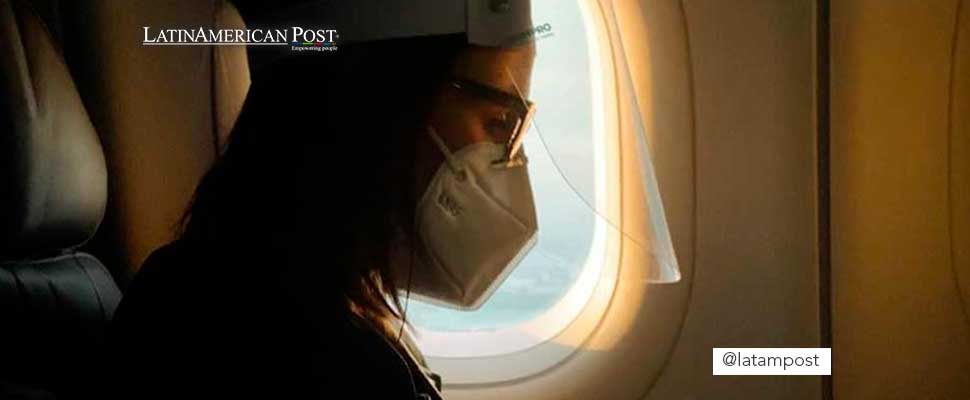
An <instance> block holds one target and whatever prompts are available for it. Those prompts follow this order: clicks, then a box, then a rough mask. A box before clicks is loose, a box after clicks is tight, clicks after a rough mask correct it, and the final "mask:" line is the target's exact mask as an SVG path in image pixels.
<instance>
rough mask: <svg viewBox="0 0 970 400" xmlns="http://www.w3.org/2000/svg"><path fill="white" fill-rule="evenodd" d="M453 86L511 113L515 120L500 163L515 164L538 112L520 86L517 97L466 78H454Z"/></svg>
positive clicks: (510, 124) (511, 125) (516, 87)
mask: <svg viewBox="0 0 970 400" xmlns="http://www.w3.org/2000/svg"><path fill="white" fill-rule="evenodd" d="M451 86H452V87H454V88H455V89H458V90H460V91H463V92H465V93H467V94H470V95H472V96H475V97H479V98H482V99H485V100H487V101H490V102H493V103H495V104H498V105H500V106H502V107H504V108H505V109H506V110H508V111H509V112H510V113H511V118H514V119H513V120H511V121H509V126H510V127H511V128H510V132H509V138H508V141H507V142H506V143H505V148H506V153H505V158H504V159H503V160H500V161H504V162H506V163H507V164H511V163H513V160H515V159H516V158H515V156H516V155H517V154H518V152H519V150H520V149H521V148H522V139H523V138H524V137H525V134H526V132H528V131H529V126H530V125H531V124H532V117H533V116H534V115H535V112H536V106H535V104H533V103H532V102H531V101H529V100H526V99H525V98H524V97H522V92H521V91H520V90H519V88H518V86H515V90H516V92H517V95H515V94H511V93H508V92H505V91H503V90H501V89H497V88H494V87H492V86H489V85H486V84H483V83H478V82H475V81H472V80H469V79H464V78H452V80H451Z"/></svg>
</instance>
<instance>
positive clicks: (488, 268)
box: [399, 127, 538, 310]
mask: <svg viewBox="0 0 970 400" xmlns="http://www.w3.org/2000/svg"><path fill="white" fill-rule="evenodd" d="M428 133H429V135H430V136H431V138H432V140H433V141H434V143H435V145H436V146H437V147H438V148H439V149H440V150H441V152H442V153H443V154H444V157H445V162H444V163H442V165H441V166H440V167H439V168H438V170H437V172H436V173H435V174H434V176H433V177H432V178H431V182H430V183H429V184H428V187H427V189H426V190H425V192H424V195H423V196H422V197H421V198H420V199H419V201H418V205H417V210H416V219H415V223H416V224H417V231H418V236H419V238H420V240H421V243H422V244H423V250H424V251H423V253H420V254H419V257H417V263H416V265H415V266H414V270H413V272H412V274H413V276H411V277H408V280H410V285H408V286H410V290H411V293H412V294H414V295H417V296H418V297H419V298H424V299H425V300H428V301H430V302H433V303H439V304H441V303H443V305H446V306H451V307H455V308H459V309H469V310H473V309H477V308H478V307H480V306H481V304H482V303H483V302H484V301H485V300H486V299H488V297H489V296H491V294H492V292H494V291H495V289H496V288H497V287H498V286H499V285H501V283H502V282H503V281H504V280H505V278H506V277H507V276H508V274H509V273H510V272H511V271H512V270H513V269H515V266H516V265H518V263H519V261H521V260H522V258H523V257H524V256H525V254H527V253H528V252H529V250H530V249H531V248H532V246H533V245H535V242H536V233H537V231H538V227H537V222H536V208H535V202H534V199H533V197H532V186H531V184H530V183H529V173H528V169H527V168H526V165H527V163H528V160H527V159H526V158H525V155H524V154H522V152H519V154H518V155H517V156H516V157H515V159H513V160H506V159H505V157H506V155H507V152H506V148H505V145H503V144H500V143H492V142H481V143H473V144H470V145H468V146H465V147H464V148H462V149H460V150H459V151H457V152H455V153H452V152H451V151H450V150H449V149H448V147H447V146H446V145H445V143H444V141H443V140H442V139H441V137H440V136H438V134H437V132H435V130H434V128H431V127H429V132H428ZM405 284H406V283H405ZM408 286H405V285H400V286H399V287H401V288H402V289H403V288H407V287H408Z"/></svg>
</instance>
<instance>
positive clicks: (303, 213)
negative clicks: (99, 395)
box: [112, 35, 535, 399]
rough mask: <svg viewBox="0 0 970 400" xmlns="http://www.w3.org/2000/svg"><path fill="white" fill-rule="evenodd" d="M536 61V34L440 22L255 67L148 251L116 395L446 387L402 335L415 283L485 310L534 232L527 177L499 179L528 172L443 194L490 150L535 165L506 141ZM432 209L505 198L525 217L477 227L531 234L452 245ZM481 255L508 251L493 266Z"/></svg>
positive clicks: (124, 333) (409, 394)
mask: <svg viewBox="0 0 970 400" xmlns="http://www.w3.org/2000/svg"><path fill="white" fill-rule="evenodd" d="M532 59H533V48H532V47H531V46H520V47H514V48H490V47H480V46H473V45H469V44H467V41H466V38H465V36H464V35H440V36H425V37H420V38H408V39H393V40H382V41H377V42H369V43H364V44H354V45H347V46H341V48H340V49H339V50H338V51H335V52H322V53H313V54H311V52H301V53H298V54H293V55H291V56H288V57H284V58H283V59H280V60H277V61H276V62H274V63H273V64H272V65H270V66H267V67H265V68H263V69H261V70H259V71H258V72H256V73H255V74H254V76H253V83H252V86H251V88H250V92H249V94H248V97H247V99H246V102H245V105H244V107H243V109H242V112H241V114H240V116H239V119H238V121H237V123H236V125H235V127H234V129H233V132H232V135H231V139H230V143H229V145H228V147H227V148H226V151H225V153H224V155H223V157H221V159H219V160H218V162H217V163H216V164H215V166H214V167H213V168H212V170H211V171H209V172H208V173H207V174H206V176H205V177H204V179H203V180H202V182H201V183H200V185H199V186H198V189H197V192H196V195H195V199H194V201H193V203H192V205H191V207H190V209H189V211H188V213H187V217H186V221H185V223H184V228H183V232H182V234H181V236H180V238H179V239H178V240H176V241H175V242H173V243H171V244H169V245H167V246H165V247H163V248H161V249H159V250H157V251H156V252H155V253H153V254H152V255H151V257H149V259H148V260H147V261H146V262H145V264H144V266H143V267H142V268H141V270H140V272H139V273H138V276H137V277H136V278H135V279H134V281H133V282H132V284H131V285H130V286H129V288H128V290H127V292H126V294H125V298H124V301H123V302H122V304H121V305H120V307H119V308H118V311H117V312H116V314H115V320H114V323H113V324H114V325H113V328H112V329H113V332H112V333H113V348H114V350H115V351H114V356H115V359H114V361H113V363H114V365H115V366H117V367H118V374H119V375H120V376H119V377H118V379H117V381H118V382H121V386H120V387H118V388H117V391H116V394H117V395H118V396H119V397H125V398H146V397H151V398H185V397H190V398H197V397H200V398H235V397H240V398H241V397H245V398H306V397H310V398H343V397H348V396H353V397H352V398H364V399H370V398H380V399H411V398H438V397H439V394H438V392H437V389H436V388H435V387H434V386H435V385H434V384H433V383H432V382H431V380H430V379H429V378H428V377H427V376H426V375H425V374H423V373H422V370H421V368H420V366H419V364H420V363H419V362H418V361H416V359H419V357H418V356H414V355H412V352H410V351H409V350H408V348H407V347H406V346H403V345H401V341H400V340H399V339H400V332H401V331H400V329H399V328H397V327H400V326H402V318H403V317H404V316H403V315H402V314H403V312H402V311H401V310H403V309H402V307H400V304H399V302H398V300H397V299H398V291H399V290H405V291H407V290H412V291H414V292H416V293H418V294H424V295H426V297H430V298H437V299H439V300H442V301H444V302H449V303H451V304H456V305H460V306H474V305H475V304H477V303H480V302H481V300H482V299H483V298H484V297H487V292H488V291H490V290H491V288H493V287H494V286H495V285H496V282H497V281H498V280H499V279H498V275H501V272H502V269H504V268H505V267H507V265H506V264H509V265H511V264H514V260H513V258H515V259H517V258H516V257H518V254H517V253H518V252H521V250H522V249H524V248H526V242H531V240H532V238H533V237H534V233H535V215H534V208H532V204H531V192H528V182H527V179H526V180H522V179H519V178H515V179H519V180H517V181H515V182H518V183H517V184H521V183H522V182H525V188H524V189H521V188H520V189H516V193H514V194H512V195H509V196H496V195H494V193H490V192H491V191H496V190H499V191H500V190H506V189H502V188H496V187H494V186H496V185H495V182H499V181H501V182H506V183H507V182H513V180H514V179H512V178H509V177H502V176H499V177H495V176H494V175H489V174H492V172H489V171H485V172H484V173H485V174H486V175H489V176H486V177H483V176H478V175H476V173H474V171H473V173H472V177H473V179H472V180H473V181H475V182H476V185H478V186H475V188H476V190H477V192H476V193H478V192H482V193H486V195H487V196H485V197H481V198H483V199H485V200H474V201H472V202H470V203H462V202H463V201H465V200H464V199H463V198H462V197H461V196H458V197H456V198H454V199H450V200H449V199H445V198H444V197H439V194H440V195H441V196H444V194H447V192H448V189H447V188H446V187H447V186H448V185H449V183H448V182H452V183H454V182H459V181H464V179H466V174H465V171H464V170H463V169H462V167H461V166H460V165H463V164H461V163H462V162H470V161H468V160H469V159H471V158H474V154H484V153H489V152H490V151H492V150H493V149H495V148H501V149H504V150H503V152H505V154H504V156H506V157H507V158H506V159H505V161H507V163H508V165H509V167H508V168H510V170H514V171H518V170H515V169H514V168H516V167H521V166H522V165H521V164H524V162H523V159H522V156H521V154H516V152H515V151H512V150H511V146H509V145H507V142H509V140H510V139H511V138H512V137H513V136H517V135H520V134H521V132H524V127H525V126H527V122H528V116H527V115H525V114H527V112H528V110H529V108H528V104H527V103H526V102H525V101H523V100H522V99H523V98H524V97H522V96H525V95H526V93H524V91H525V90H527V88H528V83H529V75H530V73H531V65H532ZM486 148H487V149H486ZM463 149H469V150H468V151H465V150H463ZM490 149H491V150H490ZM463 160H464V161H463ZM496 161H498V160H496ZM513 161H517V162H518V164H516V162H513ZM455 165H459V166H458V167H455ZM469 165H470V164H469ZM451 167H455V168H456V169H455V170H451V169H450V168H451ZM498 173H501V172H498ZM475 176H478V178H474V177H475ZM516 176H524V172H522V173H521V174H519V173H517V175H516ZM449 177H452V178H454V180H453V181H449V180H448V179H451V178H449ZM489 184H491V185H492V186H493V187H491V188H490V187H488V185H489ZM513 186H514V185H513ZM520 186H521V185H520ZM442 187H445V189H441V188H442ZM509 187H512V186H509ZM431 188H437V189H440V190H439V192H440V193H439V192H436V193H437V194H435V195H429V194H428V192H429V191H430V190H431ZM483 188H484V189H483ZM498 197H501V198H519V199H523V200H511V201H512V202H513V203H510V204H505V205H502V206H501V207H498V206H495V204H499V203H495V200H494V198H498ZM436 201H437V203H434V202H436ZM442 202H444V203H442ZM432 203H434V204H432ZM493 203H494V204H493ZM428 204H431V205H428ZM442 204H445V205H449V206H453V207H451V208H448V207H444V208H443V207H440V205H442ZM482 204H485V205H484V206H481V205H482ZM500 205H501V204H500ZM478 206H481V207H478ZM431 208H434V209H435V210H445V211H440V212H443V213H454V214H452V215H450V216H447V215H446V216H445V217H442V218H451V217H454V218H458V219H460V218H465V217H464V216H463V215H460V213H462V212H466V211H468V210H471V212H468V214H474V215H478V216H481V215H485V214H487V213H488V212H494V213H504V214H502V215H504V217H505V218H507V219H510V220H511V221H513V222H514V223H511V224H509V223H504V224H488V223H478V225H476V226H475V227H472V228H469V229H472V231H474V230H475V229H482V227H481V226H482V225H500V226H501V225H509V226H512V225H514V226H515V227H517V228H514V229H517V230H516V231H515V232H513V233H511V234H509V235H510V236H516V237H517V238H520V239H522V240H518V241H516V242H514V243H508V245H501V244H500V243H497V242H494V241H492V242H487V243H486V242H483V241H482V240H481V239H479V238H478V236H479V235H477V234H469V235H454V236H461V237H463V238H464V240H465V242H464V243H463V244H461V245H460V246H457V245H453V244H454V243H452V242H449V240H452V239H451V238H447V237H445V236H447V235H446V233H442V232H448V229H450V228H449V227H448V226H446V227H444V228H440V227H441V226H443V225H442V224H444V223H443V222H441V221H440V220H438V219H436V218H439V217H437V216H435V214H434V212H439V211H434V212H432V211H428V212H422V210H430V209H431ZM478 209H485V210H493V211H485V212H479V211H476V210H478ZM416 210H417V213H416ZM494 210H500V211H494ZM509 210H513V211H509ZM515 210H524V211H520V212H519V211H515ZM483 213H484V214H483ZM489 215H490V214H489ZM486 217H488V215H486ZM479 218H480V217H479ZM486 219H487V218H486ZM493 220H494V219H493ZM452 222H453V221H452ZM479 222H481V221H479ZM486 222H487V221H486ZM439 228H440V229H439ZM451 228H454V226H452V227H451ZM459 228H461V227H459ZM442 229H443V230H442ZM489 229H493V230H494V229H498V230H497V231H496V232H498V233H497V234H496V235H498V238H499V240H498V242H503V241H504V242H508V240H505V239H503V238H504V236H503V235H504V234H503V233H502V232H504V231H502V230H501V229H505V228H489ZM493 233H494V232H493ZM470 240H472V241H474V240H478V242H476V245H475V246H472V247H476V248H478V249H479V250H478V252H477V253H476V252H474V251H473V252H472V253H474V254H472V253H468V250H466V249H465V247H467V246H466V245H468V243H470V242H469V241H470ZM477 243H481V244H477ZM492 245H495V246H498V247H496V248H494V249H493V248H489V247H488V246H492ZM434 246H439V247H434ZM463 246H465V247H463ZM453 249H460V250H461V251H460V252H458V253H454V254H450V255H449V252H452V250H453ZM482 254H500V255H501V254H506V255H508V257H506V258H505V259H502V260H499V261H497V262H496V261H495V260H491V261H490V262H491V263H492V264H488V262H485V263H483V264H481V265H484V267H482V266H479V265H478V264H476V263H475V262H474V259H475V257H482ZM456 257H457V258H456ZM492 258H495V257H492ZM466 259H467V260H468V263H464V264H463V265H460V266H456V264H460V263H462V261H461V260H466ZM428 260H431V261H428ZM448 268H457V269H462V268H464V272H459V273H455V272H454V271H455V270H451V271H450V272H448V273H442V272H441V271H444V270H447V269H448ZM482 274H485V275H484V278H483V277H482V276H483V275H482ZM442 276H447V279H446V278H442ZM469 276H472V277H473V278H474V279H471V280H470V281H463V279H466V278H468V277H469ZM436 277H437V278H436ZM436 279H437V280H436ZM444 281H448V282H444ZM472 281H474V282H472Z"/></svg>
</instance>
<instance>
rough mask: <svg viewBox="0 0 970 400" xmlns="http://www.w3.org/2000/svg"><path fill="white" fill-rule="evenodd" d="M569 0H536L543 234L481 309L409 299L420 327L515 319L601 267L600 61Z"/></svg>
mask: <svg viewBox="0 0 970 400" xmlns="http://www.w3.org/2000/svg"><path fill="white" fill-rule="evenodd" d="M563 5H564V4H563V3H562V2H560V1H534V2H533V10H534V12H533V23H534V24H535V28H534V30H533V32H531V34H532V35H534V39H535V44H536V60H535V66H534V70H533V76H532V86H531V92H532V93H531V95H530V97H531V99H532V100H533V101H534V102H535V103H536V105H537V108H538V111H537V116H536V119H535V121H536V123H535V124H534V126H533V127H532V128H531V129H530V131H529V133H528V134H527V136H526V138H525V144H524V146H525V151H526V155H527V156H528V157H529V174H530V177H531V181H532V187H533V192H534V197H535V200H536V208H537V213H538V222H539V232H538V242H537V243H536V245H535V247H534V248H533V249H532V250H531V252H529V253H528V255H527V256H526V257H525V258H524V259H523V260H522V262H521V263H520V264H519V266H518V267H517V268H516V269H515V270H514V271H513V272H512V273H511V274H510V275H509V276H508V278H507V279H506V280H505V282H504V283H503V284H502V285H501V286H500V287H499V288H498V289H497V290H496V292H495V293H494V294H493V295H492V297H491V298H490V299H489V300H488V301H487V302H486V303H484V304H483V305H482V307H481V308H480V309H478V310H475V311H471V312H469V311H458V310H452V309H449V308H444V307H440V306H436V305H432V304H429V303H424V302H421V301H418V300H415V299H410V300H409V301H408V302H407V306H406V307H407V318H408V320H409V321H410V322H411V323H412V324H413V325H414V326H415V327H417V328H419V329H423V330H433V331H444V332H462V331H478V332H481V331H490V330H499V329H504V328H509V327H514V326H516V325H517V324H521V323H523V322H525V321H529V320H532V319H534V318H536V317H537V316H539V315H540V314H542V313H543V312H546V311H547V310H549V309H550V308H551V307H553V306H554V305H555V304H556V303H557V302H559V301H561V300H562V299H563V297H564V296H565V295H566V293H567V292H570V289H571V288H573V287H574V286H576V284H577V282H578V278H579V277H581V276H588V275H591V274H585V275H584V274H582V272H583V271H584V268H596V267H598V265H596V264H597V262H595V261H596V259H597V258H596V257H594V254H593V253H595V252H594V251H593V249H594V238H595V231H596V224H598V223H601V222H599V221H598V218H597V217H596V214H595V213H593V212H592V211H591V210H592V208H591V205H590V202H591V201H592V200H591V199H596V198H597V195H598V194H597V193H596V191H597V186H598V183H597V179H598V178H597V177H596V176H595V175H596V172H595V171H597V170H598V169H599V167H598V166H597V165H595V163H596V160H595V158H596V154H595V151H591V149H596V148H598V147H602V146H598V145H597V143H595V142H596V140H597V134H596V132H597V129H595V127H594V124H595V123H596V122H595V117H594V107H595V104H594V103H595V102H594V95H596V93H593V91H594V84H593V83H594V82H593V78H592V74H591V69H592V68H595V64H594V63H593V62H591V48H590V43H591V40H590V37H588V35H589V34H590V33H589V29H588V27H587V26H586V22H585V21H584V15H583V14H582V13H583V10H582V8H581V7H580V6H579V5H578V4H577V3H574V4H572V6H566V7H563ZM553 136H554V138H555V139H554V140H546V139H549V138H551V137H553ZM551 154H554V155H555V157H553V156H551ZM567 177H568V179H567ZM600 186H602V185H600ZM592 275H594V276H593V278H595V277H597V276H596V274H592Z"/></svg>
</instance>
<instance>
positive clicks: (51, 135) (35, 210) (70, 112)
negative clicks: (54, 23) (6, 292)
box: [0, 0, 107, 259]
mask: <svg viewBox="0 0 970 400" xmlns="http://www.w3.org/2000/svg"><path fill="white" fill-rule="evenodd" d="M106 196H107V174H106V171H105V162H104V154H103V153H102V150H101V144H100V142H99V141H98V138H97V135H96V133H95V131H94V127H93V126H92V124H91V120H90V119H89V118H88V115H87V113H86V112H85V109H84V106H83V104H82V103H81V99H80V97H79V96H78V93H77V90H76V89H75V87H74V82H73V81H72V79H71V76H70V74H69V73H68V70H67V66H66V65H65V64H64V61H63V59H62V58H61V55H60V54H59V53H58V51H57V50H56V49H55V48H54V46H53V44H52V42H51V38H50V36H49V34H48V32H47V30H46V28H45V27H44V25H43V23H41V21H40V19H39V18H38V17H37V15H36V14H34V12H33V11H32V10H30V9H28V8H26V6H25V5H23V3H22V2H20V1H9V0H0V259H11V258H19V257H24V256H30V255H35V254H42V253H53V252H58V251H59V250H64V249H68V248H71V247H75V246H78V245H80V244H82V243H84V242H85V241H86V240H87V239H88V238H90V237H91V235H93V234H94V231H95V230H96V229H97V227H98V224H99V223H100V222H101V218H102V216H103V215H104V208H105V201H106Z"/></svg>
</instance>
